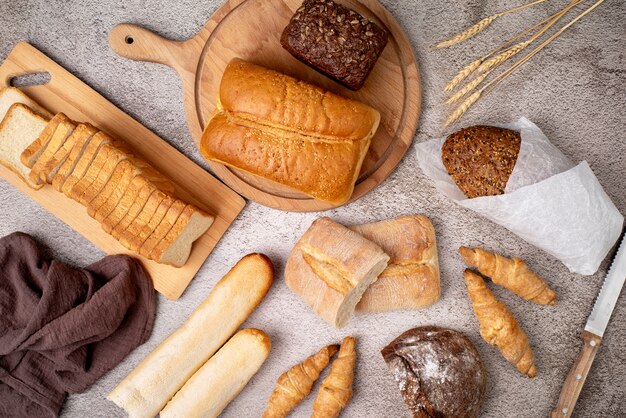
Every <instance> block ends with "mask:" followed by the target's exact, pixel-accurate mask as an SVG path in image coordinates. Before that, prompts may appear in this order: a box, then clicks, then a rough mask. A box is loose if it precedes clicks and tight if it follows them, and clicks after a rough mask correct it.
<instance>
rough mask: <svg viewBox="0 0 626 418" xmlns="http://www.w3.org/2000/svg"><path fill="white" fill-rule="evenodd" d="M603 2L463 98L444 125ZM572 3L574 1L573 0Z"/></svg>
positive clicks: (455, 118)
mask: <svg viewBox="0 0 626 418" xmlns="http://www.w3.org/2000/svg"><path fill="white" fill-rule="evenodd" d="M603 2H604V0H598V1H597V2H596V3H594V4H593V5H592V6H591V7H589V8H588V9H587V10H585V11H584V12H582V13H581V14H580V15H578V16H577V17H576V18H575V19H573V20H572V21H570V22H569V23H567V24H566V25H565V26H563V27H562V28H561V29H559V30H558V31H556V32H555V33H554V34H552V35H551V36H550V37H549V38H548V39H546V40H545V41H543V42H542V43H541V44H540V45H538V46H537V47H535V48H534V49H533V50H532V51H530V52H529V53H528V54H526V55H525V56H524V57H522V58H521V59H520V60H519V61H517V62H516V63H515V64H513V65H512V66H511V67H509V68H508V69H507V70H506V71H504V72H502V73H501V74H499V75H498V76H497V77H496V78H494V79H493V80H491V81H490V82H489V83H487V84H486V85H484V86H483V87H482V88H481V89H480V90H478V91H476V92H474V93H473V94H472V95H471V96H469V97H468V98H467V99H465V101H464V102H463V103H461V105H459V107H457V108H456V109H455V110H454V112H452V114H451V115H450V116H449V117H448V119H447V120H446V122H445V123H444V127H447V126H449V125H451V124H452V123H454V122H455V121H456V120H458V119H459V118H460V117H461V116H463V114H465V112H467V111H468V110H469V109H470V108H471V107H472V106H473V105H474V104H475V103H476V101H477V100H478V99H479V98H480V97H483V96H486V95H487V94H489V93H491V92H492V91H493V90H494V89H495V88H496V87H497V86H498V84H500V83H501V82H502V81H503V80H504V79H506V77H508V76H509V75H510V74H511V73H512V72H514V71H515V70H516V69H517V68H519V67H520V66H522V65H524V64H525V63H526V62H527V61H528V60H529V59H531V58H532V57H533V56H534V55H535V54H537V53H538V52H539V51H541V50H542V49H543V48H544V47H545V46H546V45H548V44H549V43H550V42H552V41H553V40H554V39H556V38H557V37H559V36H560V35H561V34H562V33H563V32H565V31H566V30H567V29H568V28H569V27H571V26H572V25H573V24H574V23H576V22H578V21H579V20H580V19H582V18H583V17H584V16H585V15H587V14H588V13H590V12H591V11H592V10H594V9H595V8H596V7H598V6H599V5H600V4H602V3H603ZM572 3H574V1H573V2H572Z"/></svg>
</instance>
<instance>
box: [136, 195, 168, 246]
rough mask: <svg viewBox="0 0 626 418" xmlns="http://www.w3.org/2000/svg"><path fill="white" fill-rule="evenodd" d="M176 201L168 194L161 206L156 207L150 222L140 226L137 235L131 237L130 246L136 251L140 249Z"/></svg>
mask: <svg viewBox="0 0 626 418" xmlns="http://www.w3.org/2000/svg"><path fill="white" fill-rule="evenodd" d="M175 201H176V199H175V198H173V197H171V196H166V197H165V199H163V200H162V201H161V203H160V204H159V207H158V208H157V209H156V211H155V212H154V214H153V215H152V218H150V220H149V221H148V223H146V224H145V225H143V226H142V227H141V228H139V229H138V230H137V232H136V233H135V235H134V236H132V237H131V238H130V239H129V246H130V248H132V249H133V250H134V251H139V249H140V248H141V246H142V245H143V243H144V242H145V241H146V240H147V239H148V237H149V236H150V234H152V233H153V232H154V230H155V229H156V228H157V227H158V226H159V224H160V223H161V221H163V218H164V217H165V215H166V214H167V211H168V210H169V209H170V207H171V206H172V204H173V203H174V202H175ZM127 231H128V229H127Z"/></svg>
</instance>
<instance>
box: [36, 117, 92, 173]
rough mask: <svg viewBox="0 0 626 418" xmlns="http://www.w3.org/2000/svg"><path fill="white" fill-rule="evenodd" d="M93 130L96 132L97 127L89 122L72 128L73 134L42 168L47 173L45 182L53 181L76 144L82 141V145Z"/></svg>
mask: <svg viewBox="0 0 626 418" xmlns="http://www.w3.org/2000/svg"><path fill="white" fill-rule="evenodd" d="M92 130H93V132H94V133H95V128H94V127H93V126H91V125H89V124H88V123H87V124H85V123H80V124H78V125H77V126H76V127H75V128H74V129H73V130H72V133H71V135H70V136H69V137H68V138H67V139H66V141H65V142H64V143H63V145H61V146H60V147H59V149H57V151H56V152H55V153H54V154H53V155H52V156H51V157H50V158H49V159H48V161H47V162H46V163H45V164H44V166H43V168H42V169H41V171H42V172H43V173H46V175H45V178H42V181H43V182H45V183H50V184H51V183H52V181H53V179H54V176H55V175H56V174H57V172H58V171H59V169H60V168H61V166H62V165H63V163H64V162H65V160H67V158H68V157H69V155H70V153H71V151H72V149H74V146H75V145H76V144H77V143H78V142H80V146H81V147H82V144H83V139H84V138H85V137H86V136H87V135H89V133H90V132H91V131H92Z"/></svg>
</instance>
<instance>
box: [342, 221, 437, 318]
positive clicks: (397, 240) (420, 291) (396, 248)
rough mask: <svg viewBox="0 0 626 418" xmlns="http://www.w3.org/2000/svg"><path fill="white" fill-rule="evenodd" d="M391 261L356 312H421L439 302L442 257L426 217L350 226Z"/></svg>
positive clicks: (365, 295) (368, 289) (430, 224)
mask: <svg viewBox="0 0 626 418" xmlns="http://www.w3.org/2000/svg"><path fill="white" fill-rule="evenodd" d="M350 229H352V230H353V231H355V232H357V233H359V234H360V235H362V236H363V237H365V238H367V239H368V240H370V241H372V242H374V243H376V244H377V245H378V246H380V248H382V249H383V251H385V253H387V254H388V255H389V256H390V257H391V259H390V260H389V264H388V265H387V268H386V269H385V270H384V271H383V272H382V273H381V274H380V275H379V276H378V280H376V281H375V282H374V283H373V284H372V285H371V286H370V287H368V288H367V290H366V291H365V293H363V297H362V298H361V300H360V302H359V303H358V305H357V306H356V310H357V311H363V312H385V311H392V310H401V309H421V308H424V307H426V306H430V305H432V304H433V303H435V302H437V301H438V300H439V296H440V294H441V286H440V283H439V257H438V254H437V241H436V238H435V228H433V224H432V223H431V222H430V219H428V218H427V217H426V216H422V215H412V216H401V217H398V218H394V219H389V220H386V221H381V222H374V223H370V224H365V225H356V226H353V227H351V228H350Z"/></svg>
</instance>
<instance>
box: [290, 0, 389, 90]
mask: <svg viewBox="0 0 626 418" xmlns="http://www.w3.org/2000/svg"><path fill="white" fill-rule="evenodd" d="M387 38H388V35H387V32H386V31H385V30H383V29H381V28H380V27H379V26H377V25H376V24H375V23H373V22H371V21H369V20H368V19H366V18H364V17H363V16H361V15H360V14H359V13H357V12H355V11H354V10H351V9H348V8H347V7H344V6H341V5H339V4H337V3H335V2H333V1H332V0H305V1H304V3H303V4H302V6H301V7H300V8H299V9H298V10H297V11H296V13H295V14H294V15H293V17H292V18H291V20H290V21H289V24H288V25H287V27H285V30H284V31H283V34H282V36H281V38H280V43H281V44H282V46H283V48H285V49H286V50H287V51H289V52H290V53H291V54H292V55H293V56H295V57H296V58H298V59H299V60H300V61H302V62H304V63H305V64H307V65H309V66H311V67H313V68H314V69H316V70H318V71H320V72H321V73H323V74H325V75H327V76H329V77H331V78H333V79H335V80H336V81H338V82H339V83H341V84H343V85H344V86H346V87H348V88H349V89H352V90H358V89H360V88H361V87H362V86H363V83H365V79H366V78H367V76H368V75H369V73H370V72H371V71H372V68H374V64H376V61H377V60H378V57H379V56H380V54H381V53H382V52H383V49H384V48H385V45H386V44H387Z"/></svg>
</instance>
